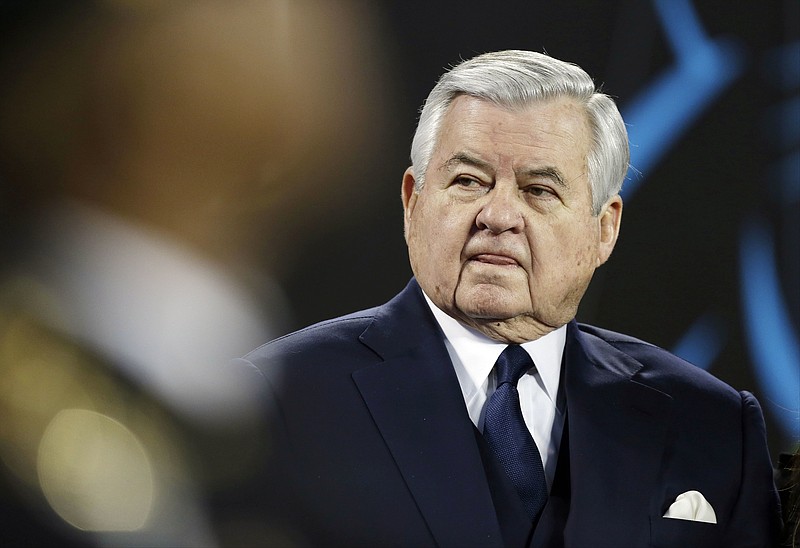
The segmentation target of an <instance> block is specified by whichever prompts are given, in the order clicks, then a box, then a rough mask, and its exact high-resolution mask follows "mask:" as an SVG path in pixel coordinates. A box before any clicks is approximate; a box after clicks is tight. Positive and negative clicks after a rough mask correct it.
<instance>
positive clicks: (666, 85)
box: [621, 0, 745, 199]
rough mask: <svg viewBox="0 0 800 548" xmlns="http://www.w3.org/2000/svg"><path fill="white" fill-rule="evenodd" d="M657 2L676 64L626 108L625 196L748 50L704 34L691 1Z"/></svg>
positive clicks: (725, 83)
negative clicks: (628, 148)
mask: <svg viewBox="0 0 800 548" xmlns="http://www.w3.org/2000/svg"><path fill="white" fill-rule="evenodd" d="M653 4H654V7H655V8H656V13H657V15H658V16H659V18H660V20H661V26H662V27H663V29H664V32H665V33H666V36H667V40H668V41H669V43H670V46H671V48H672V51H673V54H674V55H675V64H674V65H673V66H672V67H670V68H668V69H667V70H665V71H664V72H663V73H662V74H661V75H660V76H659V77H658V78H657V79H656V80H655V81H654V82H652V83H650V84H649V85H648V86H647V87H646V88H645V89H644V91H642V92H640V93H639V94H638V95H637V97H636V98H635V99H634V100H633V101H632V102H630V103H628V104H627V105H625V107H624V108H623V109H622V116H623V119H624V120H625V122H626V125H627V126H628V138H629V140H630V143H631V169H630V170H629V171H628V175H627V178H626V183H625V185H624V186H623V188H622V192H621V194H622V197H623V199H626V198H630V197H631V196H632V195H633V193H634V192H635V191H636V189H637V188H638V187H639V185H640V183H641V182H642V181H643V180H644V178H645V177H646V176H647V174H648V173H649V172H650V170H651V168H652V167H653V166H654V165H655V164H656V163H658V161H660V160H661V158H662V157H663V156H664V155H665V154H666V153H667V152H668V151H669V150H670V149H671V147H672V145H673V144H674V143H675V141H677V140H678V138H680V136H681V135H682V134H683V133H685V132H686V129H687V128H688V126H689V125H690V124H691V123H692V122H693V121H694V120H696V119H697V118H698V117H699V116H700V114H701V113H702V112H703V111H705V110H706V109H707V108H708V107H709V105H710V104H711V102H712V101H713V100H714V99H715V98H716V97H717V96H718V95H719V94H720V93H721V92H722V91H723V90H724V89H725V88H726V87H728V85H729V84H730V83H731V82H733V80H735V79H736V77H738V75H739V74H740V73H741V72H742V69H743V66H744V57H745V56H744V52H743V50H742V49H741V48H740V47H739V45H738V44H737V43H735V42H732V41H729V40H711V39H709V38H708V37H707V36H706V34H705V31H704V30H703V28H702V25H701V23H700V20H699V18H698V16H697V13H696V12H695V11H694V8H693V6H692V4H691V2H689V1H688V0H654V2H653ZM640 174H641V175H640Z"/></svg>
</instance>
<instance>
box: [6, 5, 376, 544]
mask: <svg viewBox="0 0 800 548" xmlns="http://www.w3.org/2000/svg"><path fill="white" fill-rule="evenodd" d="M36 4H37V3H32V4H30V5H26V3H22V2H21V3H20V7H19V8H18V10H17V11H15V12H13V14H5V15H8V17H6V18H4V24H6V25H8V27H9V28H6V29H4V30H5V33H4V36H3V46H4V47H3V51H2V58H1V59H0V71H1V72H0V73H1V74H2V80H3V82H4V85H3V88H4V89H3V91H2V92H0V120H1V121H0V161H1V162H2V172H0V176H2V194H0V206H1V207H2V208H3V210H4V211H3V213H4V215H3V221H2V223H3V230H2V240H1V241H0V244H2V250H3V258H4V261H3V263H2V265H0V267H1V268H0V417H2V420H0V459H1V460H2V469H0V470H1V471H2V472H3V473H2V475H1V477H2V484H0V487H2V488H3V490H2V492H0V519H2V522H0V525H2V527H0V529H2V531H0V544H3V545H8V544H12V545H13V544H30V545H35V544H44V543H46V542H47V541H56V542H58V543H59V544H70V543H75V544H78V545H87V544H90V545H91V544H99V545H107V544H113V545H163V546H175V545H203V546H208V545H214V544H217V543H222V544H236V543H242V544H247V543H248V542H249V538H250V537H249V533H248V531H250V530H251V529H253V530H258V532H259V535H258V538H260V539H263V538H271V535H272V533H271V531H269V530H268V529H266V528H265V527H264V525H263V522H261V521H259V520H257V519H256V520H254V521H252V522H246V521H244V520H238V521H237V522H236V523H233V522H231V521H227V520H225V519H215V518H214V516H212V515H211V513H210V512H209V508H208V504H207V496H208V494H209V493H211V492H214V491H216V490H218V489H223V490H224V489H225V488H226V487H227V485H228V484H229V483H232V482H235V480H236V479H238V478H239V477H241V476H243V475H244V474H245V473H246V472H247V471H248V468H249V467H250V466H251V465H252V464H253V463H255V462H259V460H261V459H263V453H264V452H265V451H267V450H268V445H269V441H270V440H268V439H266V438H264V436H263V429H262V428H260V427H259V422H258V421H259V420H260V419H261V416H260V413H259V412H258V411H259V410H258V408H257V402H256V400H255V399H254V398H253V389H254V385H253V384H252V383H251V382H250V381H249V379H237V378H231V377H230V376H229V375H224V374H221V368H222V365H223V364H225V363H226V362H228V361H229V360H231V359H232V358H234V357H236V356H239V355H241V354H242V353H243V352H245V351H246V350H247V349H249V348H251V347H252V346H254V345H255V344H257V343H258V342H259V341H260V340H261V339H262V338H263V337H264V334H265V333H272V334H277V333H279V332H280V331H279V330H280V326H281V325H282V322H283V321H284V318H285V314H286V313H287V311H286V309H285V306H284V304H283V298H282V295H281V292H280V289H279V288H277V287H275V286H274V284H271V283H270V282H269V274H270V273H269V272H268V271H267V272H265V271H264V270H263V269H259V268H258V264H259V260H260V259H262V257H261V256H259V255H257V254H256V251H255V250H258V249H268V250H269V252H270V253H272V254H275V255H278V256H280V254H281V249H282V247H281V246H283V245H286V246H291V245H296V242H285V243H284V242H283V241H281V240H280V239H273V238H274V236H273V234H274V233H276V232H277V231H276V230H274V229H275V228H276V227H283V225H287V226H292V224H291V223H292V222H293V219H292V218H291V217H292V216H294V217H304V218H309V217H314V216H315V215H316V213H315V208H316V207H317V205H318V204H319V203H325V202H326V200H328V199H329V198H330V195H329V191H328V190H326V188H325V186H324V185H320V184H319V176H320V173H319V165H320V163H322V164H324V163H326V162H332V161H334V160H335V161H338V162H340V165H341V168H342V173H344V172H346V171H347V166H348V165H349V162H351V161H352V160H353V157H352V155H351V154H350V153H349V152H348V151H349V150H359V149H360V150H363V149H364V147H365V146H367V145H366V142H365V140H368V139H370V138H371V136H370V133H369V130H368V127H369V126H371V125H372V124H374V123H375V120H372V121H370V122H369V123H368V122H367V120H366V119H365V118H364V117H363V115H361V114H359V112H360V111H359V108H358V105H359V104H365V103H366V102H367V101H366V100H365V99H364V97H363V96H362V95H364V94H366V93H367V91H366V88H367V80H366V79H367V78H371V77H372V76H373V75H370V70H371V67H372V65H373V61H371V60H370V58H368V57H367V55H368V53H364V52H374V51H376V47H375V44H374V43H372V42H371V39H370V38H369V29H370V25H369V22H370V19H369V14H368V13H367V12H364V11H363V9H361V8H357V7H356V6H355V5H354V4H352V3H349V2H340V3H336V5H335V6H334V5H330V4H328V3H325V2H297V1H295V0H291V1H289V0H285V1H278V0H276V1H261V0H259V1H241V0H234V1H230V2H228V1H225V2H212V1H192V2H183V1H168V2H124V1H117V2H107V3H89V2H76V3H71V4H70V5H69V6H61V7H60V8H56V7H55V6H54V5H53V3H48V2H44V3H41V4H40V5H39V7H38V8H37V5H36ZM334 84H336V85H334ZM370 95H371V96H372V95H373V94H372V93H370ZM374 96H375V97H380V94H378V93H375V94H374ZM371 100H372V101H373V103H374V101H375V99H371ZM375 110H376V111H377V110H378V109H377V107H375ZM345 113H346V115H347V117H346V119H345ZM343 126H347V127H348V130H349V131H348V132H341V131H340V128H341V127H343ZM351 134H352V135H353V137H352V138H351V137H349V136H350V135H351ZM337 183H338V181H335V180H331V179H330V178H329V182H328V184H329V185H330V186H336V184H337ZM311 190H313V192H310V191H311ZM338 192H341V188H339V189H338ZM344 194H346V193H344ZM309 195H311V196H310V197H309ZM298 204H303V205H304V207H305V209H297V206H298ZM283 234H284V236H285V234H286V232H283ZM220 265H226V266H225V268H221V267H220ZM227 265H235V267H232V266H227Z"/></svg>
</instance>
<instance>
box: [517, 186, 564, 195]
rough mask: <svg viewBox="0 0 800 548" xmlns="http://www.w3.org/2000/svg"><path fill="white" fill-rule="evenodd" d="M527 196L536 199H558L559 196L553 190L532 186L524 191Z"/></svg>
mask: <svg viewBox="0 0 800 548" xmlns="http://www.w3.org/2000/svg"><path fill="white" fill-rule="evenodd" d="M522 190H523V191H524V192H525V193H526V194H528V195H530V196H533V197H534V198H557V197H558V195H557V194H556V193H555V192H553V190H552V189H550V188H548V187H544V186H538V185H530V186H527V187H525V188H524V189H522Z"/></svg>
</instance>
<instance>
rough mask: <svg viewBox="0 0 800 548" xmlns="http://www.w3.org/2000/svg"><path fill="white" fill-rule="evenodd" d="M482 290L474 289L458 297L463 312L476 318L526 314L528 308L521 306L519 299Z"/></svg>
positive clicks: (457, 303) (507, 317)
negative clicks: (482, 291)
mask: <svg viewBox="0 0 800 548" xmlns="http://www.w3.org/2000/svg"><path fill="white" fill-rule="evenodd" d="M493 293H495V292H491V291H487V292H484V293H481V292H480V290H478V291H477V292H476V291H474V290H473V291H472V292H470V293H469V294H467V295H464V296H463V297H460V298H459V296H457V297H456V308H458V309H459V310H460V311H461V313H462V314H464V315H466V316H468V317H470V318H474V319H476V320H478V319H480V320H508V319H511V318H514V317H516V316H520V315H522V314H525V313H526V312H527V311H528V310H527V309H526V308H524V307H522V306H520V304H519V302H518V300H516V299H508V298H507V296H504V295H496V294H493Z"/></svg>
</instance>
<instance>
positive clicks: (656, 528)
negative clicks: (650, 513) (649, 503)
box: [650, 517, 720, 548]
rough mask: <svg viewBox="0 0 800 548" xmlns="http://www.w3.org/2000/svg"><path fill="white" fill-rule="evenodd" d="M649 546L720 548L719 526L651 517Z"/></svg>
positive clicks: (665, 547)
mask: <svg viewBox="0 0 800 548" xmlns="http://www.w3.org/2000/svg"><path fill="white" fill-rule="evenodd" d="M650 546H652V547H653V548H674V547H676V546H677V547H679V548H687V547H689V546H691V547H692V548H695V547H697V548H701V547H706V546H707V547H716V546H720V539H719V526H718V525H717V524H715V523H704V522H701V521H689V520H685V519H672V518H662V517H651V518H650Z"/></svg>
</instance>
